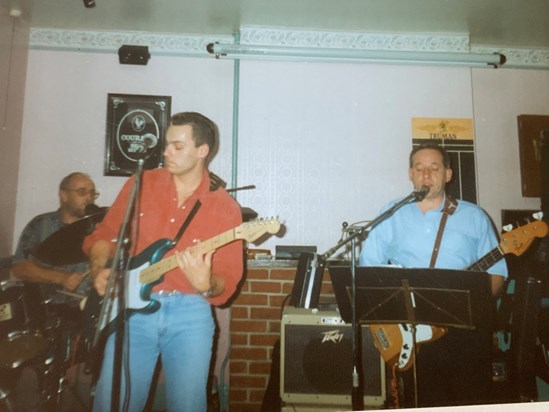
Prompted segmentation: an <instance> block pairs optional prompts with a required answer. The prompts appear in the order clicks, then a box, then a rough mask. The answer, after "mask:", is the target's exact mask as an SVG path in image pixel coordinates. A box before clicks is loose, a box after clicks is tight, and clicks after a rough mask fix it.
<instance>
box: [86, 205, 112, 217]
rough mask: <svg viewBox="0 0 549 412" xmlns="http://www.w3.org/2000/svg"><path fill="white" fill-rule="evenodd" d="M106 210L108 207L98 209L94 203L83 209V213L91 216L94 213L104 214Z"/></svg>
mask: <svg viewBox="0 0 549 412" xmlns="http://www.w3.org/2000/svg"><path fill="white" fill-rule="evenodd" d="M107 209H108V207H99V206H97V205H96V204H95V203H90V204H89V205H86V207H85V208H84V213H86V216H87V215H93V214H95V213H100V212H104V211H106V210H107Z"/></svg>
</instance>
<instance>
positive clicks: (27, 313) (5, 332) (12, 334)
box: [0, 281, 48, 368]
mask: <svg viewBox="0 0 549 412" xmlns="http://www.w3.org/2000/svg"><path fill="white" fill-rule="evenodd" d="M34 286H35V285H28V284H26V283H23V282H15V281H3V282H1V283H0V367H2V368H17V367H19V366H20V365H22V364H24V363H26V362H28V361H30V360H32V359H34V358H36V357H37V356H40V355H41V354H43V353H44V352H45V351H46V350H47V348H48V339H47V338H45V337H44V336H43V335H42V333H41V332H40V329H41V328H42V327H43V326H44V324H45V320H46V310H45V307H44V304H43V303H42V301H41V298H40V293H39V289H38V288H37V287H34Z"/></svg>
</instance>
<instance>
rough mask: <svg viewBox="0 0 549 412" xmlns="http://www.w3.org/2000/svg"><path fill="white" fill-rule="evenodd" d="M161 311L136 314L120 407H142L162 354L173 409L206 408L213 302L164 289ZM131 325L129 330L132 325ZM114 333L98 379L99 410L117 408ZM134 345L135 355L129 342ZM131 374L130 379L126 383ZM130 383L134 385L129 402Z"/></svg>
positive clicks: (195, 411) (135, 411)
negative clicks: (166, 292) (114, 405)
mask: <svg viewBox="0 0 549 412" xmlns="http://www.w3.org/2000/svg"><path fill="white" fill-rule="evenodd" d="M152 298H153V299H155V300H158V301H159V302H160V304H161V306H160V309H159V310H158V311H156V312H155V313H136V314H134V315H132V316H130V318H129V321H128V324H129V328H126V333H125V335H126V336H129V342H127V341H125V342H124V347H125V352H124V357H123V358H124V359H123V364H124V366H123V369H122V373H121V381H122V383H121V390H120V410H121V411H129V412H141V411H142V410H143V408H144V406H145V404H146V402H147V397H148V395H149V389H150V386H151V380H152V376H153V372H154V369H155V366H156V363H157V360H158V356H159V355H160V356H161V359H162V368H163V371H164V377H165V385H166V403H167V407H168V411H174V412H180V411H181V412H183V411H188V412H200V411H206V404H207V394H206V385H207V380H208V371H209V367H210V360H211V354H212V342H213V335H214V321H213V316H212V311H211V307H210V304H209V303H208V302H207V301H206V300H205V299H204V298H202V297H201V296H197V295H185V294H174V295H159V294H153V295H152ZM128 329H129V331H128ZM114 337H115V336H114V335H111V336H110V337H109V338H108V340H107V344H106V347H105V352H104V359H103V366H102V370H101V375H100V378H99V380H98V382H97V385H96V392H95V400H94V404H93V411H94V412H108V411H110V410H111V392H112V374H113V359H114V341H115V339H114ZM128 347H129V359H128V357H127V356H126V354H128V351H127V348H128ZM128 376H129V385H126V381H127V377H128ZM126 386H129V387H130V390H129V393H128V394H127V396H129V406H128V407H127V408H126V404H125V395H126Z"/></svg>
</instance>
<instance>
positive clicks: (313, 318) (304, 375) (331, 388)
mask: <svg viewBox="0 0 549 412" xmlns="http://www.w3.org/2000/svg"><path fill="white" fill-rule="evenodd" d="M361 331H362V339H361V340H362V346H361V347H362V363H361V366H362V372H363V376H362V377H363V394H364V406H365V407H366V408H368V407H378V406H382V405H383V404H384V403H385V400H386V381H385V364H384V362H383V359H382V358H381V357H380V355H379V352H378V351H377V349H376V348H375V346H374V343H373V340H372V337H371V335H370V331H369V328H368V326H361ZM352 332H353V331H352V327H351V325H348V324H345V323H344V322H343V320H342V319H341V317H340V316H339V313H338V312H336V311H321V310H317V309H304V308H295V307H287V308H286V309H285V310H284V314H283V316H282V325H281V349H280V351H281V352H280V395H281V398H282V402H283V403H285V404H286V405H288V404H291V405H293V406H300V405H301V406H305V405H319V406H320V405H324V406H326V405H337V406H341V407H343V408H347V409H348V410H350V409H351V406H352V388H353V387H352V371H353V352H352V334H353V333H352Z"/></svg>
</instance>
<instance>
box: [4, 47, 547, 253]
mask: <svg viewBox="0 0 549 412" xmlns="http://www.w3.org/2000/svg"><path fill="white" fill-rule="evenodd" d="M232 85H233V64H232V62H230V61H221V60H210V59H197V58H194V59H193V58H181V57H161V56H153V57H152V58H151V60H150V62H149V64H148V65H147V66H123V65H119V64H118V59H117V56H116V55H115V54H112V55H111V54H100V53H78V52H60V51H47V50H31V51H30V55H29V68H28V76H27V91H26V98H25V110H24V125H23V142H22V152H21V163H20V178H19V182H20V184H19V195H18V198H17V217H16V222H15V236H16V239H15V241H16V240H17V236H18V235H19V233H20V231H21V230H22V228H23V226H24V225H25V224H26V223H27V221H28V220H29V219H30V218H31V217H32V216H34V215H36V214H37V213H41V212H43V211H46V210H52V209H54V208H56V207H57V197H56V196H57V189H56V188H57V184H58V182H59V179H60V178H61V177H62V176H64V175H65V174H67V173H69V172H71V171H73V170H83V171H86V172H88V173H90V174H92V175H93V176H94V178H95V180H96V182H97V186H98V188H99V190H100V191H101V192H102V193H103V195H102V196H101V198H99V200H98V201H97V203H98V204H99V205H101V206H103V205H108V204H110V202H111V201H112V200H113V198H114V196H115V194H116V193H117V191H118V189H119V187H120V185H121V182H122V181H123V180H124V179H123V178H118V177H105V176H103V158H104V146H105V122H106V103H107V94H108V93H130V94H158V95H171V96H172V113H173V112H176V111H182V110H197V111H201V112H203V113H205V114H206V115H208V116H210V117H211V118H212V119H214V120H215V121H216V122H217V123H218V125H219V127H220V131H221V136H222V142H221V151H220V154H219V155H218V159H217V160H216V161H215V162H214V163H213V164H212V170H213V171H214V172H216V173H218V174H219V175H220V176H222V177H223V178H224V179H225V180H227V181H228V182H230V177H231V158H230V154H231V127H232ZM240 85H241V90H240V105H239V146H238V150H239V154H238V168H237V171H238V182H237V184H238V185H248V184H255V185H256V186H257V189H255V190H251V191H243V192H240V193H238V200H239V202H240V203H241V204H242V205H243V206H247V207H251V208H253V209H254V210H256V211H257V212H258V213H259V214H260V216H273V215H274V216H279V217H280V219H281V220H283V221H284V222H285V224H286V229H287V230H286V234H285V235H284V237H282V238H279V237H276V238H272V239H269V240H268V241H267V242H265V243H263V244H262V245H260V246H261V247H267V248H269V249H271V250H272V251H273V252H274V246H275V245H277V244H285V245H295V244H298V245H299V244H301V245H303V244H307V245H316V246H317V247H318V250H319V251H320V252H324V251H326V250H327V249H328V248H329V247H331V246H332V245H334V244H335V243H337V241H338V240H339V238H340V235H341V224H342V222H343V221H347V222H349V223H353V222H355V221H360V220H369V219H372V218H374V217H375V216H376V215H377V212H378V210H379V209H380V208H381V206H382V205H383V204H384V203H385V202H387V201H388V200H389V199H391V198H394V197H396V196H400V195H405V194H408V193H409V191H410V190H411V185H410V184H409V182H408V180H407V170H406V168H407V157H408V153H409V151H410V149H411V118H412V117H465V118H472V117H474V118H475V128H476V135H477V140H476V141H477V163H478V167H477V170H478V182H479V199H480V204H481V206H483V207H484V208H485V209H486V210H487V211H488V212H489V213H490V214H491V215H492V217H493V219H494V220H495V221H496V223H498V222H499V221H500V215H499V211H500V210H501V209H509V208H521V209H522V208H537V207H539V199H523V198H522V197H521V194H520V181H519V180H517V179H519V177H518V176H519V173H520V169H519V164H518V138H517V135H516V115H518V114H522V113H528V112H529V113H528V114H548V112H549V107H548V105H549V99H547V91H548V89H549V78H548V74H547V73H546V72H534V71H517V70H490V69H478V70H477V69H475V70H470V69H466V68H434V67H405V66H383V65H349V64H320V63H316V64H312V63H290V62H285V63H283V62H250V61H248V62H242V63H241V78H240ZM540 94H541V95H542V96H540ZM15 241H14V243H15Z"/></svg>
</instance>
